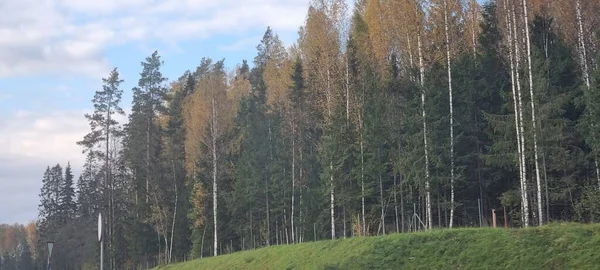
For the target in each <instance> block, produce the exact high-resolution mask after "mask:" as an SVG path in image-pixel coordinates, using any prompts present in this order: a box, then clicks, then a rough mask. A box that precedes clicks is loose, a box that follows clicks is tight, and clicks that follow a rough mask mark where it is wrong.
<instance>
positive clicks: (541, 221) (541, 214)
mask: <svg viewBox="0 0 600 270" xmlns="http://www.w3.org/2000/svg"><path fill="white" fill-rule="evenodd" d="M523 14H524V16H525V17H524V20H525V21H524V27H525V39H526V40H527V65H528V67H527V68H528V70H529V95H530V96H531V122H532V123H531V125H532V130H533V153H534V158H535V179H536V185H537V210H538V225H539V226H542V225H543V224H544V211H543V207H542V184H541V179H540V160H539V155H538V145H537V123H536V118H535V117H536V112H535V96H534V95H533V72H532V70H531V42H530V39H529V19H528V15H527V0H523Z"/></svg>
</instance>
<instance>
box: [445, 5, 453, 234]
mask: <svg viewBox="0 0 600 270" xmlns="http://www.w3.org/2000/svg"><path fill="white" fill-rule="evenodd" d="M444 32H445V33H446V60H447V64H448V68H447V70H448V95H449V98H450V101H449V104H450V228H452V222H453V220H454V109H453V106H452V105H453V100H452V67H451V65H450V37H449V35H448V1H447V0H444Z"/></svg>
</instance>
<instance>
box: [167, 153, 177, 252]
mask: <svg viewBox="0 0 600 270" xmlns="http://www.w3.org/2000/svg"><path fill="white" fill-rule="evenodd" d="M171 166H172V169H173V181H175V207H174V208H173V222H172V223H171V246H170V248H169V260H168V262H169V263H171V259H172V256H173V234H174V232H175V218H176V217H177V202H178V200H179V193H178V191H177V178H176V174H175V163H174V162H173V160H171Z"/></svg>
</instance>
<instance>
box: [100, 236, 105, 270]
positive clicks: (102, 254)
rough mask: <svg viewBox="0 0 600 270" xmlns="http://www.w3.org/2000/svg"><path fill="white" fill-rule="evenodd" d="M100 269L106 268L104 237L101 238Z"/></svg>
mask: <svg viewBox="0 0 600 270" xmlns="http://www.w3.org/2000/svg"><path fill="white" fill-rule="evenodd" d="M100 270H104V239H102V240H100Z"/></svg>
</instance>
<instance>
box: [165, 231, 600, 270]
mask: <svg viewBox="0 0 600 270" xmlns="http://www.w3.org/2000/svg"><path fill="white" fill-rule="evenodd" d="M157 269H161V270H163V269H171V270H185V269H544V270H550V269H600V224H594V225H582V224H575V223H561V224H551V225H548V226H544V227H539V228H528V229H500V228H498V229H490V228H484V229H479V228H477V229H473V228H469V229H452V230H448V229H446V230H434V231H429V232H421V233H412V234H393V235H387V236H378V237H355V238H350V239H346V240H333V241H320V242H310V243H303V244H298V245H287V246H273V247H269V248H263V249H258V250H252V251H244V252H238V253H234V254H230V255H224V256H218V257H214V258H204V259H199V260H194V261H190V262H186V263H180V264H173V265H169V266H163V267H159V268H157Z"/></svg>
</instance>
